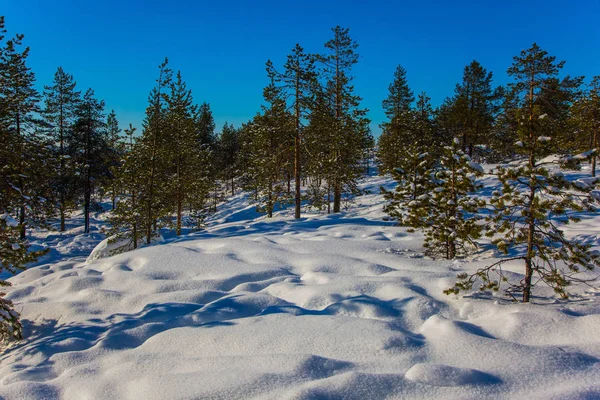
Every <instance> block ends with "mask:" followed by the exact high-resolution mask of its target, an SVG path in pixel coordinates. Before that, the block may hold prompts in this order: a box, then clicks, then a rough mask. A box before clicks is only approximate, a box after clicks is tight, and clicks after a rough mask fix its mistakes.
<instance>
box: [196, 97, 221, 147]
mask: <svg viewBox="0 0 600 400" xmlns="http://www.w3.org/2000/svg"><path fill="white" fill-rule="evenodd" d="M195 123H196V130H197V134H198V141H199V143H200V144H203V145H207V146H208V147H209V148H211V149H212V148H213V147H214V146H215V143H216V141H217V138H216V137H215V127H216V125H215V120H214V118H213V115H212V111H211V109H210V104H208V103H206V102H204V103H202V104H201V105H200V107H199V109H198V112H197V114H196V120H195Z"/></svg>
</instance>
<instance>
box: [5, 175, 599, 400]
mask: <svg viewBox="0 0 600 400" xmlns="http://www.w3.org/2000/svg"><path fill="white" fill-rule="evenodd" d="M486 183H487V184H488V186H489V185H493V181H491V180H490V181H488V182H486ZM381 185H385V186H387V187H390V186H391V182H390V181H389V180H388V179H386V178H381V177H370V178H368V179H366V180H364V181H363V182H362V185H361V186H362V188H363V189H368V190H369V191H370V194H366V195H364V196H361V197H359V198H358V201H357V204H355V206H354V207H353V208H352V209H350V210H349V211H348V212H345V213H342V214H341V215H322V214H321V215H318V214H305V215H306V217H305V218H302V219H300V220H293V219H292V218H291V216H290V213H289V212H288V211H287V210H283V211H281V212H279V213H278V214H276V216H275V217H274V218H272V219H266V218H265V217H264V216H260V215H258V214H256V212H255V211H254V208H253V207H252V206H250V205H249V204H248V201H247V198H246V197H245V196H244V195H238V196H236V197H234V198H233V199H232V201H231V202H230V203H228V204H227V205H226V206H224V208H222V210H221V211H220V212H219V214H217V215H216V216H215V217H214V220H213V221H212V222H210V223H209V228H208V229H207V230H206V231H203V232H199V233H193V234H190V235H187V236H184V237H181V238H179V239H176V238H167V239H166V240H165V242H163V243H162V244H157V245H154V246H149V247H146V248H142V249H139V250H136V251H132V252H128V253H124V254H121V255H117V256H113V257H109V258H101V259H98V260H94V261H92V262H90V263H87V264H86V262H85V259H86V257H87V255H88V254H89V251H91V248H93V245H94V244H95V243H97V242H99V241H100V240H101V239H102V235H100V234H99V233H94V234H92V235H78V234H77V232H72V234H71V236H69V240H68V241H66V242H65V243H62V244H61V240H60V238H57V237H52V238H50V239H48V240H54V242H56V243H57V245H56V246H55V247H56V249H55V250H53V253H51V255H49V256H47V257H49V258H47V259H46V260H47V261H46V262H48V260H52V261H53V262H52V263H51V264H43V265H40V266H37V267H35V268H31V269H29V270H27V271H25V272H23V273H21V274H19V275H18V276H16V277H13V278H11V279H10V281H11V282H12V283H13V285H14V286H13V287H12V288H10V289H8V295H7V298H9V299H11V300H13V301H14V302H15V303H16V304H17V309H18V310H20V311H21V312H22V316H23V318H24V326H25V329H24V335H25V340H23V341H22V342H20V343H18V344H17V345H13V346H12V347H10V348H8V349H6V350H3V351H2V353H0V397H2V398H5V399H43V398H47V399H48V398H64V399H197V398H202V399H254V398H261V399H361V400H362V399H387V398H390V399H436V398H439V399H442V398H443V399H515V398H528V399H581V400H583V399H594V398H600V339H599V338H598V332H600V291H598V290H595V289H592V288H589V287H585V286H584V287H579V288H576V289H575V290H574V295H573V297H572V298H571V300H569V301H557V300H555V299H554V298H553V297H551V296H550V291H548V290H546V289H544V288H543V287H541V286H538V287H536V290H535V295H536V296H537V297H535V298H534V301H533V303H532V304H528V305H523V304H514V303H511V302H510V301H508V299H506V298H504V297H502V295H501V294H499V295H498V297H497V298H490V296H487V295H482V296H473V295H470V296H465V297H460V298H459V297H456V296H446V295H444V294H443V293H442V290H443V289H446V288H448V287H450V286H451V285H452V284H453V282H454V278H455V276H456V274H457V273H458V272H460V271H471V270H474V269H475V268H476V267H477V266H482V265H486V264H487V263H489V262H490V260H491V259H492V258H493V257H494V254H493V253H492V251H491V250H489V249H488V250H485V249H484V250H482V252H480V253H479V254H476V255H475V256H474V257H473V259H469V260H459V261H445V260H430V259H427V258H425V257H423V256H422V248H421V244H422V237H421V235H420V234H414V233H411V234H409V233H407V232H406V230H405V228H401V227H396V226H394V225H393V224H392V223H391V222H386V221H384V216H385V215H384V214H383V212H382V205H383V198H382V196H381V195H380V194H378V193H379V187H380V186H381ZM486 190H487V188H486ZM96 222H97V223H98V224H101V223H102V221H96ZM599 226H600V219H599V218H591V217H590V218H587V219H585V220H584V221H583V222H582V223H581V224H579V225H574V226H572V233H573V234H574V235H581V237H582V238H583V237H585V239H586V240H587V241H590V240H591V241H597V239H596V237H595V235H596V234H597V233H598V227H599ZM54 242H53V243H54ZM58 244H60V245H58ZM53 246H54V244H53ZM70 252H71V253H70ZM58 260H60V261H58ZM507 268H508V269H509V270H511V271H513V272H514V273H515V274H520V273H522V266H521V265H520V264H514V265H509V266H507ZM517 277H518V276H517Z"/></svg>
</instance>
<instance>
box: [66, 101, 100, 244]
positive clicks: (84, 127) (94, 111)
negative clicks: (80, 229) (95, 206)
mask: <svg viewBox="0 0 600 400" xmlns="http://www.w3.org/2000/svg"><path fill="white" fill-rule="evenodd" d="M75 116H76V121H75V125H74V127H73V130H74V135H73V136H74V140H73V143H71V146H72V149H71V152H72V153H73V154H76V156H75V162H76V163H77V164H76V165H77V169H78V172H79V176H80V178H81V181H80V184H81V186H82V187H83V215H84V232H85V233H89V232H90V211H91V207H92V193H93V191H94V189H95V187H96V184H97V182H99V181H101V180H102V179H103V178H105V177H106V176H107V174H108V166H107V164H106V161H107V157H106V156H107V148H108V146H107V143H106V140H105V127H106V124H105V115H104V101H103V100H98V99H96V98H95V97H94V91H93V90H92V89H88V90H87V91H86V92H85V94H84V96H83V98H82V99H81V101H80V102H79V103H78V104H77V109H76V111H75Z"/></svg>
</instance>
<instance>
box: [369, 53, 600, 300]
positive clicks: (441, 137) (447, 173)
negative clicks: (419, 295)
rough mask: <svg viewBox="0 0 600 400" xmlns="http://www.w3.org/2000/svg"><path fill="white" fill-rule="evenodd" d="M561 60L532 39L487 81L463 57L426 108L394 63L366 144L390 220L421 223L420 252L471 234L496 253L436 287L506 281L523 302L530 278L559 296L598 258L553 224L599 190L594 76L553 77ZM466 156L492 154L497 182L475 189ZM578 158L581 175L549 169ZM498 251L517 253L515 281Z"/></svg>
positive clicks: (575, 216) (465, 246) (599, 93)
mask: <svg viewBox="0 0 600 400" xmlns="http://www.w3.org/2000/svg"><path fill="white" fill-rule="evenodd" d="M563 66H564V61H561V62H558V61H556V57H554V56H550V55H549V54H548V53H547V52H546V51H545V50H543V49H541V48H540V47H539V46H538V45H537V44H535V43H534V44H533V45H532V46H531V47H530V48H529V49H526V50H523V51H521V53H520V54H519V55H517V56H515V57H513V63H512V65H511V66H510V67H509V68H508V70H507V73H508V76H509V77H510V78H511V79H512V81H511V82H510V83H509V84H508V85H506V86H505V87H501V86H498V87H495V88H494V87H493V86H492V73H491V72H488V71H487V70H486V69H485V68H483V67H482V66H481V65H480V64H479V63H478V62H477V61H473V62H472V63H470V64H469V65H467V66H466V67H465V69H464V74H463V79H462V82H460V83H458V84H457V85H456V89H455V93H454V95H453V96H452V97H449V98H447V99H446V100H445V101H444V102H443V104H442V105H441V106H440V107H439V108H437V109H436V110H433V108H432V107H431V105H430V104H429V98H428V97H427V95H426V94H425V93H422V94H420V95H419V96H418V99H417V100H416V102H415V98H414V95H413V92H412V91H411V90H410V88H409V85H408V81H407V79H406V71H405V70H404V69H403V68H402V67H401V66H399V67H398V68H397V70H396V72H395V74H394V80H393V82H392V84H391V85H390V86H389V95H388V97H387V98H386V99H385V100H384V101H383V108H384V110H385V113H386V115H387V117H388V119H387V121H386V122H385V123H384V124H382V129H383V133H382V135H381V137H380V138H379V149H378V154H379V159H380V165H381V170H382V172H389V173H391V174H392V175H393V176H394V178H395V180H396V181H397V182H398V185H397V186H396V188H395V190H394V191H385V190H384V193H385V196H386V198H387V199H388V200H389V201H388V203H387V204H386V207H385V210H386V211H387V213H388V214H389V215H390V216H391V217H392V218H394V219H396V220H398V221H399V223H400V224H401V225H405V226H408V227H410V228H411V229H420V230H422V231H423V232H424V234H425V243H424V245H425V248H426V249H427V253H428V254H430V255H432V256H438V257H439V256H441V257H445V258H447V259H452V258H455V257H457V256H464V255H466V254H468V253H469V252H471V251H473V250H474V249H476V248H478V243H477V239H479V238H480V237H481V236H482V235H485V236H487V237H489V238H490V239H491V241H492V244H493V245H494V246H495V247H496V248H497V250H499V251H500V253H503V254H504V255H505V256H504V257H502V258H501V259H500V260H499V261H497V262H495V263H492V264H491V265H488V266H486V267H483V268H480V269H478V270H477V271H476V272H475V273H473V274H467V273H463V274H460V275H459V276H458V281H457V283H456V284H455V285H454V286H453V287H452V288H449V289H448V290H447V291H446V293H448V294H451V293H456V294H458V293H459V292H461V291H467V290H471V289H473V288H474V287H475V288H478V289H480V290H482V291H486V290H499V288H500V286H501V285H506V292H507V293H508V294H509V295H510V296H512V297H513V298H515V299H516V295H517V294H520V295H521V296H522V300H523V301H524V302H528V301H530V299H531V291H532V287H533V285H534V277H537V278H536V279H537V280H539V281H542V282H544V283H546V284H548V285H549V286H551V287H552V288H553V289H554V291H555V292H556V293H557V294H559V295H560V296H562V297H566V296H567V288H568V286H569V285H570V284H572V283H574V282H582V281H585V280H583V279H581V278H578V277H577V273H579V272H581V271H585V270H592V269H594V268H595V267H597V266H600V255H599V254H597V253H596V252H592V251H590V248H591V244H590V243H581V242H580V241H579V240H577V239H572V238H568V237H567V236H566V235H565V232H564V230H563V229H562V228H561V226H562V225H565V224H568V223H570V222H577V221H579V220H580V219H581V217H582V214H581V213H582V212H583V211H585V212H588V213H593V212H596V211H597V203H598V200H600V192H599V191H597V190H595V186H596V184H597V179H596V157H597V151H598V149H597V148H598V134H599V133H600V76H596V77H594V78H592V80H591V81H590V83H589V84H588V85H585V84H584V78H583V77H570V76H565V77H562V78H561V77H560V71H561V69H562V68H563ZM474 158H477V159H480V160H486V161H488V162H496V163H498V162H501V161H502V162H504V163H503V164H500V165H499V166H498V167H497V168H495V169H493V170H492V171H491V174H493V175H495V178H496V179H497V182H499V185H500V187H499V188H498V189H497V190H494V191H493V192H492V193H482V192H483V191H484V190H485V189H489V188H483V186H482V184H481V181H480V180H478V178H480V177H481V176H482V175H483V173H484V170H483V168H481V166H479V164H476V163H474V162H473V159H474ZM510 160H513V162H512V163H506V161H510ZM586 160H589V161H590V167H591V172H590V175H591V177H590V178H588V179H577V180H574V181H573V180H572V179H571V180H570V179H567V178H566V177H565V175H564V173H563V172H561V169H578V168H579V167H580V164H581V162H582V161H586ZM484 195H485V196H484ZM484 197H487V198H489V200H487V201H486V200H485V198H484ZM509 261H522V262H523V264H524V270H525V274H524V279H523V280H521V281H520V282H510V280H509V279H508V275H507V274H506V273H505V272H504V271H503V270H502V266H503V265H504V264H505V263H507V262H509Z"/></svg>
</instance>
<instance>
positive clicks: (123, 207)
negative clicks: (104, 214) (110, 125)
mask: <svg viewBox="0 0 600 400" xmlns="http://www.w3.org/2000/svg"><path fill="white" fill-rule="evenodd" d="M135 130H136V129H135V128H134V127H132V126H131V124H129V128H126V129H125V135H126V137H127V140H128V144H127V150H126V151H125V152H124V154H123V157H122V159H121V163H120V164H121V167H120V168H119V169H118V170H117V174H116V176H115V180H116V181H117V185H118V186H120V187H123V188H125V191H124V193H122V195H121V196H119V198H118V201H117V204H116V207H115V209H114V210H113V212H112V213H111V215H110V216H109V221H110V225H111V234H112V238H111V241H112V242H113V243H114V242H119V241H123V242H124V243H123V244H122V245H121V246H120V247H117V248H116V249H115V250H114V251H115V253H120V252H122V251H127V250H131V249H137V247H138V243H139V242H140V241H141V240H142V236H143V234H144V233H143V231H142V229H141V228H142V227H143V226H144V221H145V214H144V213H143V209H141V208H140V205H142V204H143V203H141V202H140V197H141V194H142V193H143V189H144V187H145V182H144V181H143V180H142V179H143V177H144V175H143V169H142V168H143V163H142V159H143V157H142V152H141V150H140V148H141V146H140V145H139V144H138V143H136V141H135V139H134V135H135Z"/></svg>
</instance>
